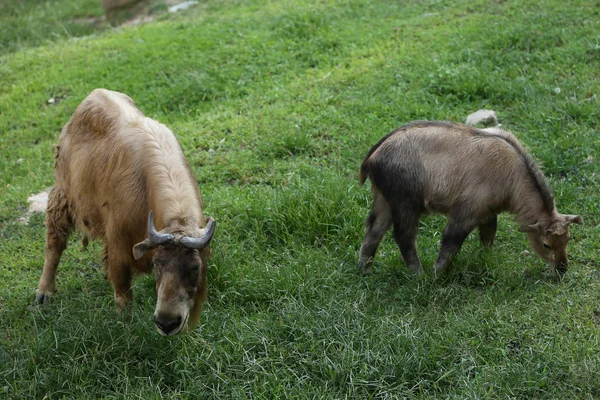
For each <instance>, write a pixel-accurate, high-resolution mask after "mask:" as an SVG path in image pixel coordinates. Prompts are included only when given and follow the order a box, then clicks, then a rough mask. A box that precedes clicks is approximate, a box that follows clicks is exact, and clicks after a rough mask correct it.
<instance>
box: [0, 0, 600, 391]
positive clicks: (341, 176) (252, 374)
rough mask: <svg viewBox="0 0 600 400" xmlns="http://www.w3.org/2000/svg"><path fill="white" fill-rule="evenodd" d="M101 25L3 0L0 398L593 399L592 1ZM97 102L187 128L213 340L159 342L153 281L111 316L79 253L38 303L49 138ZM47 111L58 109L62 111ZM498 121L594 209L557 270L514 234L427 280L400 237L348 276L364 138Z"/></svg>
mask: <svg viewBox="0 0 600 400" xmlns="http://www.w3.org/2000/svg"><path fill="white" fill-rule="evenodd" d="M165 9H166V6H165V5H164V4H162V3H160V2H158V1H154V2H150V3H148V10H149V11H148V14H149V15H151V16H152V17H153V18H154V21H153V22H150V23H146V24H140V25H130V26H116V27H115V26H112V25H113V24H111V23H109V22H107V21H105V20H103V19H101V15H102V9H101V7H100V5H99V3H98V2H97V1H96V0H85V1H77V2H75V1H68V0H24V1H21V2H14V1H8V0H0V26H1V27H2V28H1V29H0V238H1V240H0V398H11V399H12V398H14V399H19V398H40V399H41V398H47V399H59V398H105V399H113V398H115V399H116V398H127V399H133V398H140V399H148V398H157V399H158V398H171V399H176V398H177V399H180V398H219V399H233V398H253V399H275V398H302V399H304V398H306V399H308V398H311V399H312V398H332V399H342V398H353V399H363V398H504V399H506V398H515V399H516V398H521V399H531V398H547V399H556V398H582V399H585V398H589V399H592V398H598V397H600V380H599V379H598V377H599V376H600V271H599V268H598V267H599V264H598V260H599V255H600V254H599V248H600V234H599V233H598V232H599V230H598V227H599V223H600V221H599V218H598V216H599V215H600V205H599V204H600V166H599V163H598V159H599V157H600V136H599V132H598V130H599V125H598V122H599V121H600V101H599V100H598V95H600V83H599V82H600V81H599V71H600V26H599V24H600V8H599V7H598V6H597V3H596V2H594V1H578V0H573V1H568V2H567V1H559V0H539V1H530V2H522V1H517V0H506V1H504V0H502V1H494V2H491V1H483V0H475V1H471V0H469V1H467V0H458V1H443V0H406V1H386V0H381V1H379V0H376V1H372V0H352V1H349V0H333V1H315V0H282V1H278V0H248V1H242V0H233V1H227V0H201V1H200V4H199V5H198V6H196V7H194V8H192V9H190V10H188V11H186V12H185V13H183V14H180V15H172V14H168V13H166V11H165ZM97 87H104V88H109V89H113V90H118V91H122V92H125V93H127V94H129V95H130V96H131V97H132V98H134V99H135V100H136V102H137V104H138V106H139V107H140V108H141V110H142V111H144V112H145V113H146V115H148V116H151V117H153V118H155V119H158V120H159V121H161V122H163V123H166V124H167V125H168V126H170V127H171V129H172V130H173V131H174V132H175V133H176V135H177V136H178V138H179V140H180V142H181V144H182V147H183V149H184V152H185V153H186V155H187V157H188V159H189V161H190V163H191V165H192V167H193V169H194V170H195V172H196V177H197V179H198V183H199V185H200V189H201V191H202V193H203V196H204V200H205V205H206V207H205V208H206V214H207V215H210V216H213V217H215V218H216V219H217V221H218V223H219V227H218V231H217V234H216V235H215V240H214V241H213V245H212V248H213V258H212V260H211V264H210V266H209V297H208V301H207V303H206V308H205V312H204V314H203V316H202V320H201V326H200V327H199V328H198V329H197V330H196V331H194V332H192V333H190V334H188V335H182V336H179V337H175V338H164V337H161V336H159V335H158V333H156V331H155V328H154V326H153V322H152V319H151V315H152V312H153V308H154V303H155V293H154V285H153V279H152V277H150V276H146V277H140V278H138V279H137V280H136V281H135V291H136V299H135V304H134V307H133V312H132V314H131V315H129V316H126V317H121V316H119V315H118V314H117V312H116V311H115V309H114V303H113V297H112V287H111V286H110V284H109V283H108V282H106V281H105V280H104V279H103V277H102V274H101V273H100V272H99V271H98V269H99V261H100V255H101V251H100V246H99V245H98V244H94V245H93V246H90V248H88V250H84V249H83V248H82V247H81V246H80V245H79V239H80V238H77V237H74V238H73V239H72V240H71V242H70V247H69V249H68V250H67V251H66V252H65V254H64V255H63V262H62V263H61V265H60V268H59V275H58V292H57V293H56V295H55V296H54V297H53V298H52V301H51V303H50V304H48V305H47V306H44V307H42V308H37V307H33V306H32V303H33V297H34V289H35V287H36V284H37V280H38V278H39V276H40V273H41V267H42V264H43V261H44V258H43V248H44V235H45V228H44V224H43V216H42V215H34V216H33V217H32V219H31V221H30V223H29V224H28V225H23V224H20V223H19V222H18V220H19V218H20V217H21V216H22V214H23V213H24V212H25V211H26V209H27V197H28V196H29V195H30V194H32V193H37V192H39V191H41V190H42V189H45V188H47V187H49V186H51V185H52V183H53V146H54V145H55V144H56V142H57V139H58V136H59V134H60V130H61V128H62V126H63V125H64V124H65V123H66V122H67V120H68V119H69V117H70V115H71V114H72V112H73V110H74V109H75V107H76V106H77V104H78V103H79V102H80V101H81V100H82V99H83V98H84V97H85V96H87V94H88V93H89V92H90V91H91V90H93V89H94V88H97ZM50 98H53V99H55V102H54V104H49V103H48V100H49V99H50ZM479 108H491V109H494V110H496V111H497V112H498V114H499V117H500V122H502V123H503V125H504V126H505V127H507V128H508V129H511V130H512V131H513V132H515V134H516V135H517V136H518V137H519V138H520V140H521V141H522V143H523V144H524V145H526V146H527V148H528V149H529V150H530V152H531V153H532V155H533V156H534V158H535V159H536V160H537V161H538V162H539V163H540V165H541V166H542V168H543V170H544V172H545V174H546V176H547V177H548V180H549V182H550V185H551V187H552V188H553V191H554V194H555V197H556V201H557V207H558V209H559V210H560V211H561V212H563V213H571V214H581V215H582V216H583V217H584V219H585V224H584V225H582V226H576V227H575V228H574V229H572V240H571V243H570V244H569V247H568V251H569V256H570V260H571V262H570V265H569V271H568V272H567V274H566V276H565V277H564V279H562V280H560V281H559V280H557V279H555V278H554V277H552V276H550V275H549V274H548V273H547V271H546V267H545V265H544V263H543V262H542V261H541V260H539V259H538V258H536V257H533V256H527V255H526V253H524V250H527V249H528V245H527V242H526V238H525V235H524V234H521V233H519V232H517V226H516V224H515V223H514V221H513V219H512V217H511V216H509V215H503V216H502V217H501V218H500V223H499V232H498V237H497V239H496V245H495V247H494V249H493V250H492V251H484V250H482V249H481V248H480V246H479V243H478V238H477V237H476V235H472V236H471V237H469V238H468V239H467V241H466V243H465V245H464V246H463V249H462V251H461V253H460V254H459V255H458V257H457V258H456V259H455V260H454V263H453V266H452V268H451V271H450V272H449V273H448V274H447V276H445V277H443V278H442V279H437V280H434V279H433V278H432V277H431V276H430V267H431V265H432V264H433V262H434V260H435V257H436V254H437V250H438V241H439V240H440V232H441V230H442V229H443V226H444V218H443V217H439V216H433V217H429V218H426V219H423V220H422V222H421V227H420V234H419V241H418V246H419V253H420V256H421V259H422V261H423V264H424V266H425V269H426V275H425V277H423V278H421V279H416V278H413V277H411V276H410V275H409V274H408V272H407V269H406V266H405V264H404V262H403V261H402V260H401V259H400V254H399V251H398V249H397V247H396V245H395V243H394V241H393V239H392V238H391V237H389V236H388V237H386V239H385V240H384V242H383V243H382V245H381V247H380V251H379V253H378V257H377V259H376V262H375V266H374V272H373V274H372V275H371V276H367V277H362V276H360V275H359V274H358V273H357V255H358V254H357V253H358V249H359V246H360V241H361V239H362V233H363V223H364V220H365V218H366V216H367V214H368V211H369V204H370V193H369V189H368V185H367V187H360V186H359V185H358V168H359V165H360V162H361V161H362V158H363V157H364V155H365V154H366V152H367V150H368V149H369V147H370V146H371V145H372V144H374V143H375V142H376V141H377V140H378V139H379V138H380V137H381V136H383V135H384V134H386V133H388V132H389V131H390V130H392V129H394V128H396V127H398V126H400V125H401V124H403V123H406V122H408V121H411V120H415V119H429V120H438V119H440V120H453V121H464V119H465V117H466V116H467V115H468V114H469V113H471V112H473V111H475V110H477V109H479Z"/></svg>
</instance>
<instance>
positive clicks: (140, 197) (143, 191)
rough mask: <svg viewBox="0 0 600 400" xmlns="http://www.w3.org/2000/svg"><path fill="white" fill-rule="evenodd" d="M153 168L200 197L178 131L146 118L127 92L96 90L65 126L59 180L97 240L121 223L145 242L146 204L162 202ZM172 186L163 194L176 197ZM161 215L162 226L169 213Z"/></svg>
mask: <svg viewBox="0 0 600 400" xmlns="http://www.w3.org/2000/svg"><path fill="white" fill-rule="evenodd" d="M150 171H156V174H157V175H160V177H162V178H165V179H163V180H167V181H168V182H167V183H172V184H171V185H170V186H173V184H174V185H177V184H182V185H184V186H189V187H191V188H192V190H193V191H194V192H195V193H197V196H198V197H199V193H198V189H197V185H195V180H194V179H193V177H192V176H191V172H189V168H188V167H187V164H186V162H185V158H184V156H183V153H182V151H181V147H180V146H179V143H178V142H177V139H176V138H175V137H174V135H173V133H172V132H171V131H170V130H169V129H168V128H166V127H165V126H164V125H161V124H159V123H158V122H156V121H154V120H152V119H150V118H146V117H145V116H144V115H143V113H142V112H141V111H140V110H139V109H138V108H137V107H135V103H134V102H133V100H131V99H130V98H129V97H127V96H126V95H124V94H121V93H118V92H112V91H108V90H104V89H96V90H94V91H93V92H92V93H91V94H90V95H89V96H88V97H87V98H86V99H85V100H84V101H83V102H82V103H81V104H80V105H79V107H77V109H76V111H75V113H74V114H73V116H72V118H71V119H70V120H69V122H68V123H67V125H66V126H65V128H64V129H63V132H62V134H61V138H60V140H59V147H58V154H57V158H56V184H57V185H62V187H63V189H64V190H65V192H66V195H67V198H68V200H69V206H70V212H71V214H72V215H73V218H74V220H75V222H76V224H77V225H78V226H79V228H80V229H82V230H84V231H86V233H87V235H89V236H90V237H91V238H94V239H96V238H104V237H106V235H107V230H109V231H110V230H111V229H112V227H111V224H113V225H117V224H118V229H120V230H129V231H128V232H123V233H122V234H123V236H126V237H127V238H128V240H131V241H136V240H138V239H139V241H141V240H142V239H143V238H144V236H145V225H146V219H147V213H148V206H149V205H148V204H147V203H148V202H150V201H153V200H155V201H161V199H160V198H158V199H154V198H149V193H148V190H147V186H148V185H149V184H150V182H149V181H148V180H149V177H148V174H150V173H151V172H150ZM173 182H174V183H173ZM169 189H173V188H172V187H167V188H166V189H165V190H162V191H159V192H166V193H162V194H163V195H167V196H168V195H170V196H171V197H176V195H174V194H173V193H171V192H169ZM175 189H177V188H175ZM160 195H161V193H158V194H157V195H156V196H160ZM175 204H176V206H177V203H175ZM179 208H182V207H179ZM196 208H198V207H196ZM177 211H179V210H177ZM198 212H200V211H198ZM160 217H161V219H160V221H157V226H159V227H160V226H162V224H163V219H164V218H166V216H162V215H161V216H160ZM115 229H117V228H116V227H115ZM159 229H160V228H159ZM131 230H133V232H131Z"/></svg>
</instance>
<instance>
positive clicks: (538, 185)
mask: <svg viewBox="0 0 600 400" xmlns="http://www.w3.org/2000/svg"><path fill="white" fill-rule="evenodd" d="M473 131H474V132H475V133H477V134H479V135H482V136H488V137H493V138H497V139H501V140H504V141H505V142H506V143H508V144H509V145H510V146H511V147H512V148H513V149H514V150H515V152H516V153H517V154H518V155H519V156H520V157H521V159H522V160H523V164H524V165H525V168H526V169H527V173H528V175H529V177H530V179H531V182H532V183H533V185H534V187H535V189H536V190H537V192H538V193H539V194H540V198H541V199H542V204H543V206H544V211H547V212H552V210H554V195H553V194H552V190H551V189H550V186H548V183H547V182H546V178H545V177H544V174H543V173H542V170H541V169H540V167H538V165H537V164H536V163H535V161H533V158H532V157H531V156H530V155H529V154H528V153H527V152H526V151H525V149H524V148H523V146H521V143H519V141H518V140H517V138H516V137H515V136H514V135H513V134H512V133H511V132H508V131H505V130H503V129H499V128H488V129H473Z"/></svg>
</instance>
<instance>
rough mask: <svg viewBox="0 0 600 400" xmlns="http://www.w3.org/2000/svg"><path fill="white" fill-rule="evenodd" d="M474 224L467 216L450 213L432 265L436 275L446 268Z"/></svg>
mask: <svg viewBox="0 0 600 400" xmlns="http://www.w3.org/2000/svg"><path fill="white" fill-rule="evenodd" d="M475 226H477V224H476V223H475V222H472V221H471V220H470V219H469V218H464V217H463V218H457V217H453V216H452V215H450V217H449V218H448V223H447V224H446V228H444V233H443V234H442V247H441V248H440V253H439V255H438V258H437V260H436V261H435V265H434V267H433V272H434V274H435V275H436V276H437V275H439V274H440V273H442V272H444V271H445V270H446V268H447V267H448V264H449V263H450V261H451V260H452V258H453V257H454V256H455V255H456V254H457V253H458V251H459V250H460V247H461V246H462V244H463V242H464V241H465V239H466V238H467V236H469V233H471V231H472V230H473V229H474V228H475Z"/></svg>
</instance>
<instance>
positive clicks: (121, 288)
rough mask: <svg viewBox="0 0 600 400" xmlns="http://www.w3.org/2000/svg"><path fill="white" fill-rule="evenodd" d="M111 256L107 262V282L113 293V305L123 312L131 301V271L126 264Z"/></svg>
mask: <svg viewBox="0 0 600 400" xmlns="http://www.w3.org/2000/svg"><path fill="white" fill-rule="evenodd" d="M115 258H116V257H113V256H112V254H111V258H109V260H108V280H109V281H110V282H111V283H112V285H113V288H114V291H115V304H116V306H117V310H118V311H119V312H123V311H124V310H125V309H126V308H127V306H129V305H130V304H131V303H132V301H133V287H132V286H131V283H132V276H131V269H130V267H129V264H128V263H127V262H123V261H120V262H119V261H118V260H116V259H115Z"/></svg>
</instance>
